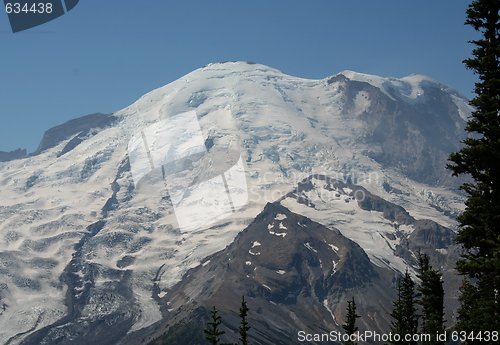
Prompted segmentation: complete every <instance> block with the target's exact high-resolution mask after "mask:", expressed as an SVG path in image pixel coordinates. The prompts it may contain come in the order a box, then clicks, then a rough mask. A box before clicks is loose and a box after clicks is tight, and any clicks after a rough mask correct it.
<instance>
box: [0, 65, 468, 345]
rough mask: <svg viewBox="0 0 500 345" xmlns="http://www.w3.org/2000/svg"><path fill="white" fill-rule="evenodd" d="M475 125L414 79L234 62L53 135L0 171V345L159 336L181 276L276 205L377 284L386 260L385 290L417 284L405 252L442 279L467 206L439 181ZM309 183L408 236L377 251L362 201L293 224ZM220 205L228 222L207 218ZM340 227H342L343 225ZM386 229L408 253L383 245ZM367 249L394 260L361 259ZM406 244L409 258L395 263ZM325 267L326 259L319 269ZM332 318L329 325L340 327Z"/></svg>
mask: <svg viewBox="0 0 500 345" xmlns="http://www.w3.org/2000/svg"><path fill="white" fill-rule="evenodd" d="M469 112H470V109H469V107H468V106H467V102H466V100H465V99H464V98H463V97H461V96H460V95H458V94H457V93H456V92H455V91H453V90H451V89H450V88H448V87H445V86H444V85H442V84H439V83H436V82H434V81H432V80H431V79H430V78H427V77H422V76H418V75H415V76H409V77H405V78H401V79H396V78H382V77H376V76H369V75H364V74H359V73H355V72H347V71H344V72H342V73H339V74H337V75H335V76H332V77H328V78H325V79H321V80H308V79H303V78H297V77H293V76H289V75H286V74H283V73H281V72H280V71H278V70H276V69H272V68H270V67H267V66H264V65H259V64H251V63H245V62H228V63H220V64H209V65H207V66H205V67H203V68H200V69H198V70H195V71H193V72H191V73H189V74H187V75H186V76H184V77H182V78H180V79H178V80H176V81H174V82H172V83H170V84H168V85H166V86H164V87H161V88H159V89H156V90H154V91H152V92H150V93H148V94H146V95H144V96H142V97H141V98H140V99H139V100H137V101H136V102H135V103H133V104H132V105H130V106H128V107H126V108H124V109H122V110H120V111H117V112H115V113H113V114H108V115H103V114H94V115H90V116H87V117H86V118H84V119H80V120H73V122H68V123H67V124H64V125H61V126H58V127H56V128H54V129H51V130H48V131H47V132H46V135H45V136H44V141H43V143H42V144H41V145H40V147H39V149H38V150H37V152H36V153H35V154H33V155H31V156H27V157H26V156H25V155H21V156H19V157H20V158H19V159H13V160H10V159H11V158H12V157H10V155H9V161H7V162H1V163H0V186H1V199H0V200H1V201H0V234H1V236H0V257H1V260H0V344H9V345H12V344H83V343H84V342H83V340H81V339H86V343H89V342H94V343H96V344H114V343H119V342H120V343H121V344H126V343H140V342H141V341H142V340H139V339H142V338H141V336H142V335H143V334H146V333H148V334H153V333H154V332H151V328H155V327H159V325H160V323H161V322H162V321H161V320H163V319H165V318H166V314H165V310H167V313H168V308H166V307H165V305H164V304H163V303H164V301H165V299H164V298H165V296H168V293H169V292H170V293H172V291H174V286H179V285H177V284H183V282H185V279H186V278H185V277H186V276H185V275H186V273H187V272H188V271H189V269H191V268H195V267H197V266H199V265H200V264H201V263H205V262H206V258H207V257H209V256H210V255H214V254H215V253H217V252H221V251H222V250H224V249H225V248H226V247H227V246H229V245H230V244H231V243H232V242H233V240H234V239H235V238H236V236H237V235H238V234H239V233H240V232H241V231H243V230H244V229H246V228H248V227H249V224H252V223H253V222H254V220H255V219H256V217H257V216H258V215H259V214H261V213H262V212H263V210H265V209H266V205H267V204H268V203H274V202H276V201H278V200H281V203H282V206H283V207H286V208H290V207H292V206H294V207H295V208H293V207H292V208H291V212H293V213H294V214H297V217H300V216H306V217H309V218H310V219H312V220H313V221H314V222H316V223H317V224H318V225H317V227H318V229H319V228H321V230H318V231H320V232H321V234H319V235H318V236H319V237H318V239H319V240H322V239H325V240H327V239H329V237H328V236H330V235H326V234H323V233H324V232H325V231H327V230H326V229H330V230H332V231H334V230H333V228H335V229H338V231H340V234H337V233H336V232H335V234H336V235H335V236H343V237H345V241H348V240H349V241H351V242H352V243H351V242H348V243H349V245H348V247H349V248H350V249H349V250H352V252H353V253H357V254H356V257H357V258H359V259H360V260H365V261H366V259H367V258H368V260H369V265H370V267H371V266H372V265H374V266H377V267H381V265H382V264H381V262H384V260H387V262H386V265H385V266H384V267H383V270H387V271H388V272H390V273H391V274H399V273H400V272H401V271H402V270H404V269H405V268H406V266H408V267H412V265H414V262H413V261H412V255H413V254H414V250H416V247H415V246H412V245H411V243H415V241H420V242H421V243H426V245H427V244H428V242H429V241H430V242H432V243H433V245H432V246H434V247H432V246H431V245H429V248H430V249H429V248H428V249H429V250H436V249H437V250H439V253H440V255H444V257H442V256H439V255H438V256H436V258H435V259H436V260H441V262H446V260H448V256H446V255H445V254H443V253H446V251H447V250H448V242H449V238H450V236H451V235H450V233H449V231H452V230H453V229H454V227H455V220H454V214H456V212H457V211H458V210H460V209H461V208H462V198H461V196H460V195H458V194H457V193H456V192H455V188H454V187H453V182H452V181H451V179H450V176H449V175H450V174H449V172H447V171H446V170H445V164H446V159H447V157H448V154H449V153H450V152H452V151H456V150H457V149H458V148H459V146H460V139H461V136H462V133H463V128H464V126H465V119H466V118H467V116H468V115H469ZM193 114H194V115H193ZM193 116H195V117H193ZM188 118H189V119H191V118H196V119H197V122H198V123H197V124H195V123H194V122H193V121H187V120H186V119H188ZM185 120H186V121H185ZM187 123H189V125H187ZM172 124H183V126H173V125H172ZM154 133H156V134H154ZM173 133H174V134H173ZM175 133H180V134H179V135H181V137H182V140H177V139H178V137H176V135H177V134H175ZM167 134H168V135H167ZM188 134H189V135H188ZM186 138H187V139H186ZM167 139H168V140H167ZM188 139H189V140H188ZM134 140H135V141H134ZM134 143H135V144H134ZM139 144H140V145H139ZM184 144H185V145H184ZM141 145H142V146H141ZM183 145H184V146H183ZM193 147H195V148H196V150H193ZM165 150H167V151H165ZM132 153H133V154H132ZM168 157H170V158H172V157H173V158H172V159H170V158H168ZM13 158H16V157H13ZM167 158H168V159H170V160H169V161H168V164H166V160H167ZM137 162H141V163H140V164H139V165H137ZM158 163H159V164H158ZM233 167H234V169H235V170H231V169H233ZM186 171H188V172H189V173H186ZM137 172H139V174H137ZM191 172H193V173H191ZM194 172H196V173H194ZM241 174H243V176H244V178H243V180H238V179H235V176H240V175H241ZM314 175H321V176H326V177H328V179H332V180H337V181H341V182H342V183H347V184H350V185H352V186H354V185H356V186H359V187H361V188H363V190H364V191H366V192H367V193H370V194H373V195H376V196H377V197H378V198H380V199H377V200H385V201H386V202H389V203H391V205H395V207H396V206H397V207H400V208H401V209H404V211H405V212H406V213H405V214H406V216H405V217H407V220H406V221H402V222H399V221H400V220H401V219H399V218H398V219H399V220H398V219H396V218H394V219H393V220H387V218H384V219H385V220H384V225H383V227H384V229H385V230H384V231H381V232H380V233H381V234H382V235H377V231H376V230H375V229H374V228H373V226H374V225H375V224H377V222H376V221H374V219H375V218H377V217H379V218H380V217H381V216H380V213H382V214H384V212H386V210H384V209H379V208H377V205H372V206H373V208H374V210H373V211H371V212H370V211H366V210H363V209H362V208H360V209H358V208H353V209H349V210H348V209H347V208H346V207H351V206H352V205H354V201H353V199H352V198H355V197H356V195H350V191H349V190H348V189H345V190H342V191H340V190H339V192H338V194H339V198H341V199H342V200H341V202H340V203H337V202H335V203H334V204H332V203H329V202H326V201H325V200H323V201H322V200H321V196H323V194H322V193H325V192H324V191H323V189H324V188H323V187H321V186H319V187H318V186H316V187H317V188H316V187H315V188H314V189H311V191H312V190H318V191H319V190H321V191H322V192H321V193H320V198H319V199H318V200H314V199H312V198H310V199H307V200H309V202H310V203H311V204H314V205H316V208H314V207H312V208H311V207H309V208H307V207H306V208H301V207H302V206H300V205H304V203H303V200H306V199H305V198H299V199H297V198H295V199H294V198H293V197H291V196H290V195H288V193H290V192H291V191H292V190H293V189H294V188H296V187H297V185H298V184H299V183H300V182H301V181H304V179H306V178H308V177H309V176H314ZM137 176H140V177H141V179H140V181H138V180H137ZM172 181H174V182H172ZM235 181H236V182H235ZM323 182H324V181H323ZM323 182H321V183H323ZM213 186H217V187H216V188H215V187H213ZM352 186H351V187H349V186H346V187H345V188H350V189H353V188H352ZM181 187H182V188H181ZM197 187H199V189H198V190H199V191H203V190H204V192H203V193H202V194H201V197H198V196H197V195H196V193H194V192H193V191H195V189H194V188H197ZM202 187H203V188H205V189H203V188H202ZM343 188H344V187H343ZM325 190H328V189H325ZM237 191H238V193H236V192H237ZM218 193H219V194H218ZM226 194H227V195H229V197H228V200H229V201H228V203H227V205H229V206H227V205H226V206H227V212H225V213H224V212H222V213H221V212H218V213H211V212H212V211H214V209H213V208H211V205H213V201H214V200H216V201H220V200H222V199H219V198H218V197H219V196H220V195H226ZM287 195H288V197H287ZM335 195H336V194H335V193H333V196H335ZM341 195H344V196H343V197H341ZM345 195H347V197H346V196H345ZM309 197H312V196H311V195H309ZM350 198H351V199H350ZM209 199H210V200H211V202H212V203H208V202H207V200H209ZM344 199H345V200H344ZM294 200H295V201H294ZM301 200H302V201H301ZM373 200H375V199H373ZM299 201H300V202H299ZM337 201H338V200H337ZM183 202H185V203H184V204H183ZM377 203H378V204H380V203H381V202H380V201H377ZM219 205H220V204H219ZM268 207H269V206H268ZM276 207H278V206H276ZM318 208H320V209H318ZM328 209H329V210H330V211H329V210H328ZM391 209H393V208H391ZM335 210H337V211H338V212H336V211H335ZM393 210H395V208H394V209H393ZM320 211H321V212H320ZM301 212H302V213H307V214H306V215H304V214H301ZM387 212H390V210H387ZM369 214H371V215H372V216H373V217H375V218H367V216H368V215H369ZM399 214H403V213H399ZM339 215H341V218H342V219H344V218H345V219H344V220H343V221H341V220H339V221H338V222H335V217H337V216H339ZM357 216H359V217H357ZM180 217H184V218H182V219H181V218H180ZM190 217H191V219H192V218H193V217H195V218H196V219H198V220H200V219H201V220H202V221H201V222H199V224H198V223H197V224H198V227H197V228H195V229H192V228H189V227H183V226H180V224H181V223H182V224H186V222H185V220H186V219H188V220H189V219H190ZM290 217H292V215H291V214H290ZM293 217H295V216H293ZM315 217H316V218H315ZM322 217H324V218H322ZM326 217H328V218H330V219H326ZM382 218H383V217H382ZM377 219H378V218H377ZM411 219H413V220H411ZM181 220H182V221H184V222H181ZM396 221H398V222H399V223H398V224H397V225H398V231H401V232H402V233H405V232H407V233H406V235H405V236H402V237H397V236H396V235H395V234H392V235H391V234H386V233H389V232H390V231H389V229H388V228H386V227H387V226H389V225H390V224H391V222H396ZM419 222H420V223H419ZM422 222H427V223H426V224H427V225H425V224H423V223H422ZM254 224H255V223H254ZM342 224H350V226H347V225H346V226H344V230H343V229H342ZM415 224H420V225H418V226H417V225H415ZM278 225H279V224H278ZM424 225H425V226H424ZM394 226H396V225H394ZM356 229H358V230H359V231H355V230H356ZM418 229H420V230H418ZM450 229H451V230H450ZM247 230H248V229H247ZM417 230H418V231H417ZM248 231H250V230H248ZM255 231H263V230H262V229H260V228H259V230H255ZM372 231H373V238H374V239H377V240H379V239H380V236H382V237H383V238H385V240H387V243H388V244H387V245H386V244H384V246H383V247H381V248H380V251H377V252H371V253H370V252H369V250H368V249H369V248H368V247H366V241H367V238H368V237H367V236H370V232H372ZM411 234H415V235H414V236H413V239H414V240H415V241H413V242H412V241H411V237H412V235H411ZM417 235H418V236H417ZM438 235H439V236H438ZM242 236H243V235H242ZM245 236H246V235H245ZM248 236H250V235H248ZM325 236H326V237H325ZM331 236H334V235H331ZM377 236H378V237H377ZM384 236H385V237H384ZM290 237H291V236H290ZM327 237H328V238H327ZM298 238H301V237H300V236H299V237H297V239H298ZM283 240H284V241H286V240H287V237H284V238H283ZM385 240H384V243H386V242H385ZM343 241H344V240H343ZM398 241H403V242H402V244H404V243H406V242H404V241H409V242H408V243H409V244H408V245H401V246H400V248H399V249H397V248H396V245H397V244H400V243H399V242H398ZM420 242H419V243H420ZM297 243H298V242H297ZM346 243H347V242H346ZM377 243H378V242H377ZM295 244H296V243H295ZM295 244H294V245H290V246H289V247H288V248H289V249H290V250H291V251H296V250H298V248H300V253H299V254H298V255H299V257H303V256H300V255H302V254H304V253H306V252H304V246H300V245H295ZM245 245H246V244H245ZM313 248H314V249H316V250H320V249H319V248H316V247H314V246H313ZM325 248H326V247H325ZM391 248H392V249H394V250H392V249H391ZM363 252H364V253H363ZM323 254H324V255H323ZM358 254H359V255H358ZM290 255H292V253H291V254H290ZM333 255H334V254H333V253H330V252H325V251H324V250H323V249H321V257H324V258H325V259H326V258H328V260H329V259H331V258H333ZM365 255H366V256H365ZM330 256H331V257H330ZM339 259H342V258H339ZM342 260H343V259H342ZM450 260H451V259H450ZM265 264H266V265H268V264H270V261H269V262H266V263H265ZM325 265H326V264H325ZM328 265H330V263H328ZM325 267H326V266H325ZM328 267H329V266H328ZM346 267H348V266H346ZM367 267H368V266H367ZM238 269H240V268H238ZM373 269H375V268H373ZM277 270H279V268H277ZM314 270H315V271H314V272H315V273H314V275H315V277H317V278H318V279H320V275H319V273H318V272H319V271H317V270H316V268H315V269H314ZM351 273H352V272H351ZM259 282H260V281H259ZM283 283H286V284H288V283H290V282H289V281H283ZM196 288H197V287H193V286H191V287H190V289H196ZM274 288H276V289H277V288H279V287H278V286H275V287H274ZM264 289H265V287H264ZM175 291H178V290H175ZM185 291H186V293H189V291H190V290H188V289H187V287H186V290H185ZM263 291H264V290H263ZM271 295H272V294H271ZM280 296H281V295H280ZM318 296H319V295H318ZM321 296H323V297H324V296H327V295H321ZM282 297H283V298H285V297H286V296H284V295H283V296H282ZM273 298H275V297H273ZM275 299H276V298H275ZM285 299H286V298H285ZM285 299H283V301H285ZM271 300H272V299H271ZM272 301H273V302H274V303H278V302H279V301H278V300H272ZM283 301H282V302H283ZM332 301H333V300H332ZM332 301H330V299H328V308H330V309H331V310H336V309H335V308H337V306H335V305H333V304H331V302H332ZM165 303H166V302H165ZM259 303H264V300H260V302H259ZM283 303H284V302H283ZM287 303H288V302H287ZM321 303H322V302H321ZM280 310H283V309H280ZM322 312H324V310H323V311H322ZM325 315H326V314H325ZM328 315H329V314H328ZM328 315H326V317H328ZM329 322H330V321H329ZM381 324H382V325H383V324H384V322H381ZM144 332H146V333H144Z"/></svg>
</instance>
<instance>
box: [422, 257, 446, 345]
mask: <svg viewBox="0 0 500 345" xmlns="http://www.w3.org/2000/svg"><path fill="white" fill-rule="evenodd" d="M419 263H420V270H419V275H418V277H419V278H420V280H421V283H420V286H419V287H418V291H419V292H420V299H419V301H418V303H419V304H420V305H421V306H422V331H421V333H422V334H430V335H431V336H432V337H433V338H432V340H431V341H430V342H425V344H444V342H438V341H437V340H436V339H435V338H434V337H435V335H436V334H442V333H444V331H445V327H444V290H443V282H442V280H441V273H439V272H438V271H436V270H435V269H434V268H432V266H431V265H430V264H429V257H428V256H427V255H426V254H420V255H419Z"/></svg>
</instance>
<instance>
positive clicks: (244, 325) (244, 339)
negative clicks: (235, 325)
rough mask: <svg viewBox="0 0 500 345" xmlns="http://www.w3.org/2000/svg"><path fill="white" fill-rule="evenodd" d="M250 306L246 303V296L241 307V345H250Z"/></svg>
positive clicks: (242, 299)
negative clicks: (248, 319)
mask: <svg viewBox="0 0 500 345" xmlns="http://www.w3.org/2000/svg"><path fill="white" fill-rule="evenodd" d="M248 310H249V309H248V306H247V302H245V296H243V297H242V298H241V307H240V320H241V322H240V341H241V345H248V331H249V330H250V326H248V321H247V315H248Z"/></svg>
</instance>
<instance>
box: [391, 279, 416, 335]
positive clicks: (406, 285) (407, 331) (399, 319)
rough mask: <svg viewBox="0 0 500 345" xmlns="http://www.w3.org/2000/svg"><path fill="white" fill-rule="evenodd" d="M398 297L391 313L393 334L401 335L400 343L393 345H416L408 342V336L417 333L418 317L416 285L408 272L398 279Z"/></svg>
mask: <svg viewBox="0 0 500 345" xmlns="http://www.w3.org/2000/svg"><path fill="white" fill-rule="evenodd" d="M397 290H398V297H397V299H396V301H394V309H393V311H392V313H391V317H392V318H393V321H392V323H391V333H392V334H394V335H399V337H400V341H399V342H394V343H393V344H409V345H410V344H411V345H413V344H416V342H413V341H409V342H406V341H404V340H405V337H406V336H407V335H409V336H412V335H414V334H416V333H417V328H418V317H417V311H416V308H415V297H416V295H415V283H414V282H413V280H412V279H411V275H410V273H409V272H408V270H406V272H405V275H404V276H403V278H399V279H398V287H397Z"/></svg>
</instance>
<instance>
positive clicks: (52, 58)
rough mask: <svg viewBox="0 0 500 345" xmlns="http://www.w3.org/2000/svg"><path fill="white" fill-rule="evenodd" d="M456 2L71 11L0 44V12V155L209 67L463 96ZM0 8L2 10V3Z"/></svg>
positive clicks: (340, 1) (4, 37)
mask: <svg viewBox="0 0 500 345" xmlns="http://www.w3.org/2000/svg"><path fill="white" fill-rule="evenodd" d="M468 2H469V1H463V0H447V1H445V0H443V1H436V0H420V1H401V0H380V1H369V0H365V1H361V0H310V1H306V0H302V1H299V0H288V1H285V0H252V1H243V0H212V1H206V0H198V1H195V0H177V1H173V0H168V1H167V0H120V1H108V0H106V1H103V0H81V1H80V3H79V5H78V6H77V7H75V8H74V9H73V10H72V11H70V12H69V13H68V14H66V15H64V16H62V17H60V18H58V19H56V20H54V21H52V22H49V23H47V24H45V25H42V26H39V27H37V28H33V29H31V30H28V31H25V32H21V33H16V34H12V33H11V31H10V27H9V24H8V20H7V16H6V15H5V13H0V47H1V48H0V54H1V59H0V62H1V63H0V107H1V108H0V119H1V122H0V123H1V126H0V150H3V151H8V150H12V149H15V148H18V147H23V148H28V150H29V151H33V150H34V149H35V148H36V147H37V145H38V143H39V141H40V139H41V136H42V134H43V132H44V131H45V130H46V129H48V128H50V127H52V126H54V125H57V124H60V123H62V122H64V121H66V120H69V119H71V118H75V117H78V116H81V115H85V114H89V113H93V112H113V111H116V110H119V109H121V108H123V107H125V106H127V105H129V104H130V103H132V102H133V101H134V100H136V99H137V98H139V97H140V96H141V95H143V94H144V93H146V92H148V91H150V90H152V89H154V88H157V87H159V86H162V85H165V84H167V83H169V82H171V81H173V80H175V79H177V78H179V77H181V76H182V75H184V74H186V73H188V72H190V71H192V70H194V69H196V68H199V67H201V66H203V65H205V64H207V63H209V62H218V61H226V60H246V61H255V62H258V63H262V64H266V65H269V66H272V67H275V68H278V69H280V70H281V71H283V72H285V73H288V74H291V75H296V76H300V77H304V78H324V77H327V76H329V75H333V74H336V73H338V72H340V71H342V70H345V69H350V70H355V71H358V72H363V73H371V74H378V75H382V76H394V77H401V76H405V75H408V74H411V73H422V74H426V75H429V76H431V77H432V78H434V79H436V80H438V81H441V82H443V83H445V84H448V85H449V86H451V87H453V88H455V89H457V90H458V91H459V92H461V93H462V94H464V95H465V96H467V97H471V96H472V93H471V91H472V88H473V83H474V81H475V77H474V75H473V74H472V73H471V72H470V71H468V70H466V69H465V68H464V66H463V65H462V63H461V61H462V60H463V59H464V58H466V57H468V56H469V55H470V50H471V46H470V44H468V43H467V41H468V40H470V39H472V38H473V37H474V35H475V34H474V32H473V30H472V29H471V28H469V27H466V26H465V25H464V24H463V22H464V20H465V10H466V8H467V4H468ZM2 5H3V4H2Z"/></svg>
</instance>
